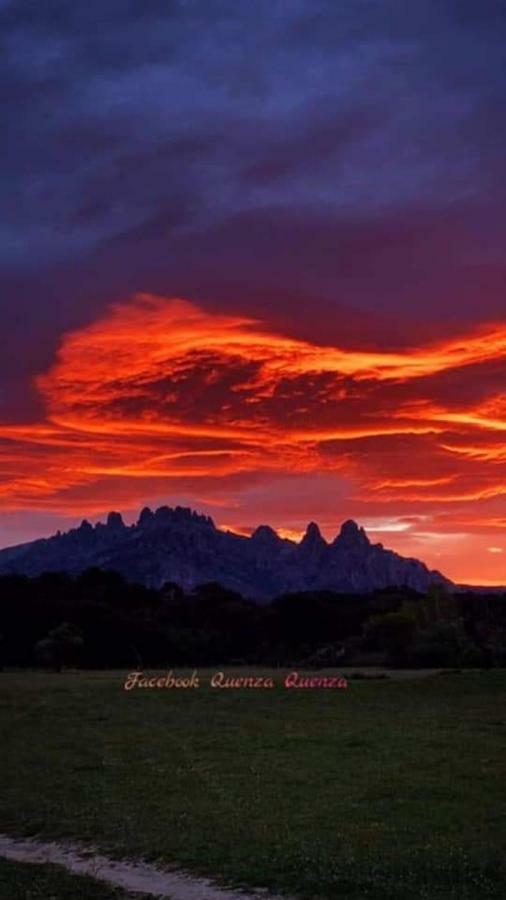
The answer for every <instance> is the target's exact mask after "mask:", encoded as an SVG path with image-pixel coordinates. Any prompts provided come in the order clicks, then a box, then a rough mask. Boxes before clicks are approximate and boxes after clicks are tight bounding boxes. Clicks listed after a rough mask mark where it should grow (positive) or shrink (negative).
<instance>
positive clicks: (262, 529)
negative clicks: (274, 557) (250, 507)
mask: <svg viewBox="0 0 506 900" xmlns="http://www.w3.org/2000/svg"><path fill="white" fill-rule="evenodd" d="M251 540H252V541H257V542H259V543H263V544H266V543H274V542H276V543H277V542H278V541H280V540H281V538H280V536H279V534H277V532H275V531H274V528H271V526H270V525H259V526H258V528H255V530H254V532H253V534H252V535H251Z"/></svg>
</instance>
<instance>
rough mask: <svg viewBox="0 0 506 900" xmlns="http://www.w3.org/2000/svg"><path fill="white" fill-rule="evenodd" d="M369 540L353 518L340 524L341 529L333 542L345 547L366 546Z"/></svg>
mask: <svg viewBox="0 0 506 900" xmlns="http://www.w3.org/2000/svg"><path fill="white" fill-rule="evenodd" d="M369 543H370V541H369V538H368V537H367V535H366V533H365V531H364V529H363V528H359V526H358V525H357V523H356V522H354V521H353V519H347V520H346V522H343V524H342V525H341V530H340V532H339V534H338V535H337V537H336V538H335V540H334V544H337V545H339V546H345V547H367V546H368V545H369Z"/></svg>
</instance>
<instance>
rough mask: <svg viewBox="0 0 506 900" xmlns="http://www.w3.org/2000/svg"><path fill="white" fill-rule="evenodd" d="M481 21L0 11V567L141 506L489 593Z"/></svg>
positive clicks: (387, 6) (491, 542) (500, 88)
mask: <svg viewBox="0 0 506 900" xmlns="http://www.w3.org/2000/svg"><path fill="white" fill-rule="evenodd" d="M505 39H506V9H505V7H504V3H503V2H502V0H481V2H480V3H476V2H475V0H411V2H410V3H409V4H408V3H398V2H396V0H395V2H394V0H342V2H339V3H336V2H335V0H269V2H266V0H255V2H254V3H252V2H251V0H163V2H162V0H110V2H108V3H106V4H103V3H99V2H98V0H87V2H86V3H84V2H79V0H77V2H75V3H68V2H67V0H45V2H44V3H33V2H31V0H30V2H27V0H0V93H1V94H2V110H3V113H2V119H3V124H2V136H3V139H2V142H1V144H0V155H1V157H2V159H1V167H0V172H1V180H2V207H1V208H2V212H1V214H0V216H1V220H0V237H1V240H0V269H1V285H0V287H1V290H0V334H1V336H2V352H1V354H0V546H8V545H12V544H16V543H19V542H21V541H26V540H31V539H33V538H35V537H39V536H41V535H48V534H51V533H53V532H54V531H55V530H56V529H58V528H60V529H62V530H64V529H66V528H69V527H72V526H75V525H76V524H78V523H79V522H80V521H81V519H82V518H83V517H86V518H88V519H90V520H91V521H96V520H98V519H100V518H103V517H104V515H105V514H106V513H107V511H109V510H111V509H115V510H119V511H121V512H122V513H123V514H124V517H125V520H126V521H135V519H136V517H137V515H138V511H139V509H140V508H141V507H142V506H144V505H146V504H148V505H151V506H157V505H161V504H168V505H176V504H180V505H185V506H192V507H193V508H196V509H198V510H199V511H202V512H205V513H208V514H210V515H212V516H213V519H214V520H215V522H216V524H217V525H219V526H222V527H227V528H231V529H234V530H238V531H241V532H245V533H247V532H249V531H251V530H252V529H253V528H255V527H256V526H257V525H259V524H262V523H269V524H271V525H272V526H273V527H275V528H276V529H278V530H279V532H280V533H281V534H283V535H285V536H289V537H294V538H295V539H298V537H299V536H300V535H301V533H303V531H304V529H305V527H306V525H307V523H308V522H309V521H311V520H315V521H317V522H318V523H319V524H320V526H321V529H322V532H323V533H324V534H325V535H326V536H327V537H328V538H332V537H333V536H334V535H335V534H336V532H337V531H338V530H339V526H340V524H341V522H342V521H343V520H345V519H348V518H353V519H355V520H356V521H357V522H359V524H361V525H363V526H364V527H365V528H366V530H367V531H368V533H369V536H370V538H371V540H373V541H379V542H382V543H383V544H384V545H385V546H387V547H391V548H393V549H395V550H397V551H398V552H400V553H403V554H405V555H410V556H416V557H418V558H421V559H423V560H424V561H426V562H427V563H428V564H429V565H430V566H431V567H434V568H438V569H440V570H441V571H442V572H444V573H445V574H446V575H447V576H449V577H450V578H452V579H454V580H456V581H459V582H465V583H475V584H478V583H479V584H505V583H506V444H505V432H506V393H505V384H506V380H505V375H506V298H505V287H506V261H505V260H506V256H505V251H506V203H505V201H506V157H505V154H504V147H505V143H506V114H505V109H506V72H505V69H504V41H505Z"/></svg>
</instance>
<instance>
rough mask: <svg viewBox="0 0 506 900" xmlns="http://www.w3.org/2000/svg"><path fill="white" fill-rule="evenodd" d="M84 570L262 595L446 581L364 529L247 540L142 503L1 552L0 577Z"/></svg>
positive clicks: (256, 535) (265, 533) (261, 531)
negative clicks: (133, 512)
mask: <svg viewBox="0 0 506 900" xmlns="http://www.w3.org/2000/svg"><path fill="white" fill-rule="evenodd" d="M90 567H99V568H102V569H112V570H114V571H117V572H119V573H121V574H122V575H123V576H124V577H125V578H126V579H128V580H129V581H137V582H140V583H142V584H145V585H147V586H148V587H155V588H158V587H161V586H162V585H163V584H164V583H165V582H167V581H172V582H176V583H178V584H180V585H181V586H182V587H183V588H185V589H191V588H193V587H195V586H196V585H198V584H202V583H204V582H210V581H218V582H220V583H221V584H222V585H223V586H224V587H227V588H230V589H232V590H235V591H238V592H239V593H241V594H243V595H244V596H246V597H251V598H253V599H257V600H268V599H271V598H273V597H275V596H277V595H279V594H281V593H287V592H293V591H307V590H333V591H343V592H344V591H352V592H367V591H371V590H375V589H377V588H384V587H391V586H406V587H410V588H414V589H415V590H418V591H421V592H424V591H426V590H427V588H428V587H429V586H430V584H432V583H439V584H447V585H450V584H451V583H450V582H449V581H448V580H447V579H445V578H444V577H443V576H442V575H441V574H440V573H439V572H431V571H429V569H428V568H427V567H426V566H425V565H424V563H422V562H419V561H418V560H416V559H406V558H404V557H402V556H399V555H398V554H397V553H394V552H393V551H392V550H385V549H384V547H383V546H382V544H371V542H370V541H369V538H368V537H367V535H366V533H365V531H364V529H363V528H359V526H358V525H357V524H356V523H355V522H352V521H347V522H345V523H344V524H343V525H342V527H341V530H340V532H339V534H338V535H337V537H336V538H335V539H334V540H333V541H332V543H330V544H329V543H327V541H326V540H325V539H324V538H323V537H322V535H321V533H320V529H319V528H318V526H317V525H316V524H315V523H314V522H311V523H310V525H308V527H307V530H306V533H305V535H304V537H303V538H302V540H301V541H300V543H296V542H294V541H290V540H286V539H284V538H281V537H279V535H278V534H276V532H275V531H274V530H273V529H272V528H270V527H269V526H268V525H261V526H260V527H259V528H257V529H256V531H254V532H253V534H252V535H251V537H245V536H243V535H239V534H234V533H233V532H230V531H221V530H220V529H218V528H216V526H215V525H214V522H213V520H212V519H211V518H210V517H209V516H204V515H199V514H198V513H196V512H193V511H192V510H190V509H186V508H183V507H180V506H178V507H176V508H175V509H171V508H169V507H168V506H162V507H160V508H159V509H157V510H156V512H153V511H152V510H150V509H148V508H147V507H146V508H145V509H143V510H142V512H141V514H140V516H139V520H138V522H137V523H136V524H134V525H130V526H128V525H125V523H124V522H123V519H122V517H121V515H120V514H119V513H115V512H111V513H109V515H108V517H107V521H106V523H105V524H103V523H102V522H99V523H98V524H97V525H95V526H92V525H90V523H89V522H87V521H86V520H84V521H83V522H82V524H81V525H80V526H79V528H73V529H71V530H70V531H68V532H66V533H65V534H61V533H60V532H58V533H57V534H56V535H54V536H53V537H50V538H43V539H41V540H37V541H32V542H31V543H28V544H21V545H19V546H17V547H9V548H7V549H5V550H1V551H0V575H5V574H12V573H21V574H24V575H31V576H35V575H40V574H41V573H43V572H48V571H52V572H54V571H62V572H68V573H70V574H77V573H78V572H82V571H83V570H84V569H87V568H90Z"/></svg>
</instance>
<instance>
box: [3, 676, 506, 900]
mask: <svg viewBox="0 0 506 900" xmlns="http://www.w3.org/2000/svg"><path fill="white" fill-rule="evenodd" d="M199 674H200V676H201V682H206V681H207V680H208V677H207V676H208V674H209V673H205V672H202V671H201V672H200V673H199ZM312 674H313V673H312ZM277 680H278V682H280V681H281V678H280V676H279V675H278V676H277ZM123 682H124V675H122V674H121V673H89V674H86V673H84V674H73V673H68V674H63V675H44V674H34V673H20V674H14V673H2V674H0V715H1V721H0V727H1V729H2V732H3V734H4V735H5V738H4V742H3V748H2V755H3V759H4V765H3V771H4V772H8V777H7V778H6V779H5V780H4V784H3V788H2V795H3V796H2V804H1V809H0V831H3V832H6V833H10V834H18V835H28V834H36V833H37V834H40V835H43V836H44V837H53V838H55V837H62V838H69V839H70V838H71V839H74V840H76V839H77V840H81V841H83V842H86V843H92V844H94V845H95V846H98V847H99V848H100V849H101V850H102V851H104V852H106V853H109V854H111V855H116V856H119V855H125V856H128V857H132V858H140V857H143V858H146V859H149V860H156V861H157V862H158V863H159V864H162V863H165V864H174V863H176V864H179V865H181V866H184V867H187V868H188V869H191V870H193V871H196V872H201V873H206V874H211V875H214V876H215V877H217V878H219V879H222V880H225V881H228V882H231V883H234V884H245V885H248V886H268V887H270V888H271V889H273V890H277V891H285V892H287V893H291V894H299V895H301V896H306V897H321V898H340V900H359V898H360V900H363V898H364V897H367V898H370V900H406V898H408V897H409V898H412V900H443V898H444V900H450V898H451V900H485V898H493V897H497V898H503V897H504V896H506V871H505V868H504V863H503V860H504V858H505V849H506V804H505V793H504V783H505V778H506V764H505V761H504V746H505V739H506V672H504V671H490V672H469V673H464V674H447V675H429V676H428V677H426V678H404V679H390V678H388V679H384V680H371V681H369V680H352V681H350V683H349V687H348V689H347V690H346V691H343V690H328V691H325V690H301V691H296V690H291V691H287V690H285V689H283V688H282V687H281V686H279V687H277V688H276V689H275V690H269V689H259V690H248V689H243V690H219V689H214V690H213V689H211V688H209V687H206V686H201V687H200V688H199V689H198V690H194V689H189V690H178V691H170V690H147V689H146V690H132V691H130V692H125V691H124V690H123ZM12 896H13V897H16V895H15V894H13V895H12ZM20 896H23V895H20ZM26 896H30V895H29V894H26ZM33 896H34V897H37V896H38V895H37V893H34V894H33ZM47 896H51V894H50V893H49V892H48V893H47ZM54 896H55V897H57V898H60V897H62V898H63V897H66V894H65V893H64V892H63V891H62V892H60V893H58V892H54ZM73 896H76V897H77V896H80V894H79V893H77V891H76V893H75V894H74V895H73ZM82 896H89V897H90V898H93V897H94V896H96V897H97V898H99V897H102V896H104V897H107V896H109V895H108V894H107V893H104V894H103V895H102V894H100V893H98V892H97V893H96V895H95V894H93V893H91V892H90V893H89V894H83V895H82ZM111 896H114V894H112V895H111ZM0 897H2V895H1V893H0ZM2 900H3V898H2Z"/></svg>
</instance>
